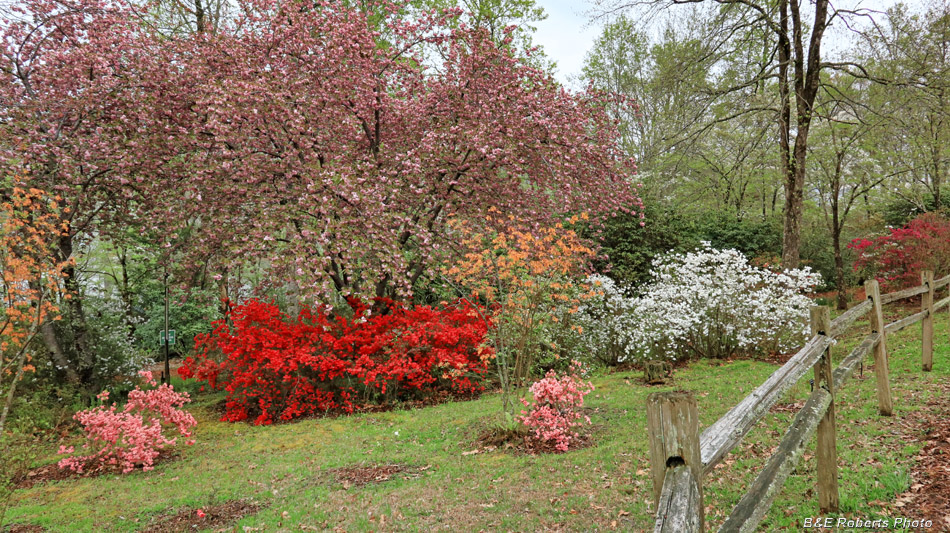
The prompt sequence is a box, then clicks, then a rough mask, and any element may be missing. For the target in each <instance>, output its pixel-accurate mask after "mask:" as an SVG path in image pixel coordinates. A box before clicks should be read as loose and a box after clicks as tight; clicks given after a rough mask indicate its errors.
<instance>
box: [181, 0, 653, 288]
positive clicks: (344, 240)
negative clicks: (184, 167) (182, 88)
mask: <svg viewBox="0 0 950 533" xmlns="http://www.w3.org/2000/svg"><path fill="white" fill-rule="evenodd" d="M289 5H290V2H276V1H275V2H267V1H262V2H256V3H249V4H248V5H247V6H246V9H245V10H243V12H244V13H245V15H244V16H243V17H242V18H241V19H240V20H238V21H237V22H235V23H234V24H233V25H232V26H231V27H229V28H225V29H223V30H221V31H219V32H218V34H217V35H216V36H214V38H208V39H206V40H201V41H200V42H197V43H196V46H199V47H200V49H201V50H202V52H201V53H195V54H192V56H191V57H190V58H189V67H188V68H189V69H191V70H190V71H191V76H193V77H195V78H197V79H202V80H207V83H203V84H201V86H200V87H199V88H198V90H197V92H196V93H195V94H194V95H193V100H194V109H195V110H196V112H200V113H201V115H202V124H201V126H200V128H199V129H198V131H197V132H196V135H195V147H194V149H193V150H192V151H191V153H192V154H194V159H193V161H194V168H195V173H194V176H193V177H192V178H191V179H190V180H189V182H188V184H187V187H188V188H189V189H190V193H189V194H190V195H191V197H192V198H200V199H202V209H201V216H202V217H203V218H204V220H205V221H206V222H205V223H204V224H203V230H202V233H201V237H200V238H201V239H203V240H205V241H206V242H207V243H209V244H210V243H214V245H215V246H224V247H226V248H228V249H229V250H231V251H232V255H235V256H236V255H237V254H238V252H240V255H241V256H243V257H255V256H260V257H264V258H267V259H269V260H271V261H270V262H271V264H274V265H277V266H283V267H289V268H290V269H291V271H292V272H293V273H294V274H295V275H296V276H298V279H300V280H301V281H303V282H305V283H307V284H308V285H309V287H310V289H311V290H312V292H324V291H331V290H337V291H340V292H342V293H344V294H348V293H362V294H368V295H372V296H391V295H393V294H396V293H403V294H405V293H407V292H408V291H409V289H410V288H411V286H412V285H413V284H414V283H415V282H416V281H417V280H418V279H419V278H420V277H423V276H427V275H430V274H434V271H431V270H430V268H431V265H433V263H434V262H436V261H437V260H439V259H442V258H444V257H446V254H447V253H448V250H447V249H446V248H447V243H448V242H450V241H451V240H452V238H451V236H450V235H449V234H448V229H447V224H446V221H447V220H448V219H450V218H452V217H483V216H485V215H486V214H487V213H488V212H489V209H491V208H495V209H497V210H500V211H501V212H502V213H505V214H506V215H508V214H510V215H514V216H515V217H516V218H520V219H521V220H527V221H528V222H529V223H530V224H537V225H540V224H542V223H545V224H548V225H550V224H549V223H551V222H552V220H553V219H557V218H558V217H560V216H562V215H563V214H564V213H566V212H570V211H577V210H581V209H582V208H583V209H585V210H588V211H590V212H592V213H593V214H594V215H597V216H599V215H604V214H607V213H610V212H612V211H615V210H617V209H620V208H624V207H636V206H637V202H638V200H637V199H636V197H635V192H634V188H633V186H632V185H631V183H630V181H629V180H630V176H631V174H632V172H633V170H634V165H633V162H632V161H630V160H629V159H627V158H626V157H625V156H624V155H623V154H622V152H621V151H620V150H619V147H618V142H617V137H618V136H617V130H616V128H615V124H614V123H613V121H612V120H611V119H610V118H609V117H608V116H607V114H606V113H605V107H604V103H605V101H606V100H607V96H605V95H602V94H597V93H593V92H591V93H581V94H571V93H569V92H567V91H566V90H564V89H563V88H561V87H559V86H558V85H557V84H556V83H555V82H554V81H553V80H552V79H551V78H550V76H548V75H547V74H545V73H543V72H541V71H539V70H537V69H534V68H532V67H530V66H527V65H525V64H524V63H523V62H522V61H520V60H518V59H517V58H515V57H514V56H513V55H512V54H511V52H510V51H507V50H505V49H504V48H500V47H498V46H496V44H495V43H494V42H493V41H492V39H491V38H490V36H489V35H488V33H487V32H485V31H482V30H476V29H471V28H468V27H466V26H465V25H464V24H462V25H458V27H455V26H456V25H454V24H451V23H450V22H451V18H452V17H453V15H454V14H453V13H448V14H439V15H437V14H430V15H426V16H421V17H418V18H414V19H413V20H411V21H406V20H405V19H404V18H402V17H401V16H400V14H399V11H398V9H397V6H396V4H395V3H390V2H371V3H370V5H371V7H369V8H367V11H357V10H355V9H353V8H351V7H346V6H345V5H344V3H339V2H318V3H316V5H313V6H310V7H306V8H294V9H288V6H289ZM308 5H309V4H308ZM181 207H182V211H181V212H180V214H181V215H183V218H184V217H186V216H189V215H193V214H194V209H193V205H191V206H189V205H183V206H181Z"/></svg>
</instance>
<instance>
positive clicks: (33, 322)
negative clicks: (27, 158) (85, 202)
mask: <svg viewBox="0 0 950 533" xmlns="http://www.w3.org/2000/svg"><path fill="white" fill-rule="evenodd" d="M8 194H9V196H8V197H7V198H4V201H3V203H2V204H0V298H2V299H3V305H2V308H0V398H3V401H4V403H3V409H2V412H0V432H2V431H3V425H4V423H5V421H6V417H7V414H8V412H9V409H10V404H11V402H12V399H13V392H14V391H15V390H16V384H17V382H18V381H19V380H20V378H22V377H23V374H24V373H25V372H30V371H32V370H33V366H32V364H31V360H32V357H31V355H30V353H29V345H30V341H31V340H32V339H33V337H35V336H36V333H37V332H38V331H39V328H40V326H41V325H42V324H43V322H44V321H45V320H46V319H47V318H48V317H49V316H51V315H55V314H56V313H57V311H58V309H57V307H56V305H55V300H56V298H57V296H58V295H59V292H60V288H61V287H60V284H59V281H60V280H61V277H62V271H63V270H62V269H63V267H64V266H65V264H59V263H57V262H56V261H54V260H53V259H52V254H51V253H50V245H51V243H52V242H53V240H54V239H56V238H57V237H58V236H59V235H60V234H61V233H62V231H63V228H62V224H61V222H60V217H61V216H62V214H63V213H65V212H66V208H61V207H60V205H59V203H58V202H59V199H58V198H57V197H50V196H48V195H47V194H46V193H44V192H43V191H41V190H39V189H31V188H30V189H28V188H23V187H13V188H12V191H10V192H9V193H8Z"/></svg>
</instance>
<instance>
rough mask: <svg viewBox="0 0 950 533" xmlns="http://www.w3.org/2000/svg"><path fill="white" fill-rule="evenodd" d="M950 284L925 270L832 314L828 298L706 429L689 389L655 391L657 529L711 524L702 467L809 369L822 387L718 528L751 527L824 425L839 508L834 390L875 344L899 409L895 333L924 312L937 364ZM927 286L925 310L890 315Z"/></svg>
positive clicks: (831, 486) (926, 348) (821, 454)
mask: <svg viewBox="0 0 950 533" xmlns="http://www.w3.org/2000/svg"><path fill="white" fill-rule="evenodd" d="M947 285H950V276H945V277H943V278H941V279H939V280H934V276H933V273H932V272H923V273H922V275H921V284H920V286H918V287H911V288H909V289H904V290H901V291H897V292H892V293H889V294H883V295H882V294H880V288H879V286H878V283H877V281H875V280H871V281H868V282H867V283H866V284H865V292H866V294H867V299H866V300H865V301H864V302H862V303H860V304H858V305H856V306H854V307H853V308H851V309H850V310H848V311H847V312H845V313H843V314H841V315H840V316H839V317H838V318H836V319H835V320H833V321H832V320H829V318H830V317H829V310H828V308H827V307H816V308H814V309H813V310H812V316H811V327H812V334H813V336H812V337H811V339H809V340H808V342H806V343H805V345H804V346H803V347H802V348H801V350H799V351H798V353H796V354H795V355H794V356H792V357H791V358H790V359H789V360H788V362H786V363H785V364H784V365H782V366H781V367H780V368H779V369H777V370H776V371H775V372H773V373H772V375H771V376H769V377H768V379H766V380H765V382H764V383H762V384H761V385H759V386H758V387H757V388H756V389H755V390H754V391H752V393H751V394H749V395H748V396H746V397H745V398H744V399H742V401H740V402H739V403H738V404H737V405H736V406H735V407H733V408H732V409H730V410H729V411H728V412H727V413H726V414H725V415H723V416H722V418H720V419H719V420H717V421H715V422H714V423H712V424H711V425H710V426H709V427H707V428H706V429H705V430H704V431H703V432H702V434H701V435H700V434H699V432H698V429H697V428H698V423H699V417H698V414H697V409H696V400H695V399H694V398H693V397H692V395H691V394H690V393H684V392H663V393H655V394H651V395H650V396H649V397H648V399H647V429H648V432H649V435H650V464H651V469H652V477H653V484H654V498H655V501H656V502H657V509H656V522H655V528H654V531H656V532H666V531H677V532H679V531H703V529H704V516H703V476H704V475H706V474H708V473H709V472H710V471H712V469H713V468H715V466H716V465H717V464H719V462H721V461H722V460H723V458H724V457H725V456H726V455H727V454H729V452H730V451H732V449H733V448H735V447H736V446H737V445H738V444H739V442H740V441H741V440H742V438H743V437H745V435H746V434H747V433H748V432H749V431H750V430H751V429H752V428H753V427H754V426H755V424H756V423H757V422H758V421H759V420H761V419H762V417H763V416H765V414H766V413H768V411H769V409H771V407H772V406H773V405H775V404H776V403H777V402H778V401H779V400H780V399H781V397H782V395H783V394H784V393H785V392H786V391H787V390H788V389H789V388H791V387H792V386H793V385H794V384H795V383H797V382H798V380H799V379H801V377H802V376H804V375H805V373H806V372H808V371H809V370H810V369H812V370H813V371H814V373H815V381H814V383H815V387H814V390H813V391H812V393H811V395H810V396H809V397H808V399H807V400H806V401H805V404H804V406H803V407H802V409H801V410H800V411H799V412H798V414H797V415H796V417H795V419H794V421H793V422H792V424H791V426H790V427H789V429H788V430H787V431H786V433H785V436H784V437H783V438H782V442H781V443H780V444H779V446H778V448H777V449H776V451H775V453H773V454H772V456H771V457H770V458H769V460H768V462H767V463H766V465H765V467H764V468H763V469H762V471H761V472H759V474H758V476H757V477H756V479H755V481H753V483H752V485H751V486H750V488H749V490H748V492H747V493H746V494H745V496H743V497H742V498H741V499H740V500H739V503H738V504H737V505H736V507H735V509H733V511H732V513H731V514H730V515H729V517H728V518H727V519H726V521H725V523H724V524H723V525H722V527H721V528H720V531H727V532H733V531H741V532H745V531H753V530H754V529H755V527H756V526H757V525H758V524H759V522H761V521H762V519H763V517H765V514H766V513H767V512H768V510H769V507H771V505H772V501H773V500H774V499H775V497H776V496H777V495H778V493H779V492H780V491H781V490H782V486H783V485H784V483H785V480H786V479H787V478H788V476H789V474H790V473H791V472H792V471H793V470H794V468H795V466H796V465H797V464H798V462H799V461H800V460H801V457H802V455H803V453H804V449H805V446H806V445H807V444H808V442H809V440H810V439H811V437H812V436H813V435H817V437H816V438H817V447H816V457H817V460H818V473H817V476H816V480H817V481H816V483H817V485H818V491H817V493H818V501H819V508H820V509H821V510H822V512H833V511H837V510H838V475H837V449H836V431H837V430H836V426H835V404H834V398H835V393H837V392H838V391H839V390H840V389H841V387H842V386H843V385H844V383H845V382H846V381H847V380H848V379H849V378H850V377H851V376H852V375H853V374H854V370H855V368H856V367H857V366H858V365H859V364H861V363H862V362H863V361H864V359H865V358H866V357H867V355H868V353H871V352H873V354H874V374H875V382H876V388H877V399H878V411H879V412H880V413H881V415H882V416H890V415H891V414H892V413H893V410H894V407H893V400H892V398H891V388H890V376H889V371H888V367H889V365H888V361H887V336H888V335H890V334H892V333H895V332H897V331H900V330H902V329H905V328H907V327H909V326H911V325H912V324H916V323H917V322H921V334H922V338H923V343H922V349H921V352H922V353H921V367H922V369H923V370H924V371H930V370H931V369H932V368H933V319H934V315H935V313H936V312H937V311H939V310H940V309H942V308H944V307H948V306H950V296H947V297H945V298H943V299H941V300H938V301H936V302H935V301H934V298H935V292H936V291H937V290H939V289H941V288H942V287H944V286H947ZM914 296H921V310H920V312H918V313H914V314H912V315H910V316H908V317H905V318H902V319H900V320H897V321H895V322H892V323H890V324H885V322H884V314H883V310H882V307H883V306H884V305H886V304H889V303H893V302H896V301H899V300H902V299H905V298H912V297H914ZM868 313H870V317H869V321H870V324H871V327H870V329H871V331H870V333H869V334H868V336H867V337H866V338H865V339H864V341H862V342H861V344H859V345H858V346H857V347H855V348H854V349H853V350H852V351H851V353H850V354H848V356H847V357H845V358H844V359H843V360H841V362H840V363H839V364H838V367H837V368H835V369H834V370H832V364H831V353H830V349H831V346H832V345H833V344H834V343H835V338H836V337H839V336H841V335H842V334H844V333H845V332H847V331H848V329H849V328H850V327H851V326H852V325H853V324H854V323H855V322H856V321H857V320H858V319H859V318H861V317H863V316H864V315H866V314H868Z"/></svg>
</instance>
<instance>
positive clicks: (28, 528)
mask: <svg viewBox="0 0 950 533" xmlns="http://www.w3.org/2000/svg"><path fill="white" fill-rule="evenodd" d="M4 531H5V532H6V533H43V532H44V531H46V530H45V529H43V527H42V526H37V525H33V524H10V525H9V526H8V527H7V528H6V529H4Z"/></svg>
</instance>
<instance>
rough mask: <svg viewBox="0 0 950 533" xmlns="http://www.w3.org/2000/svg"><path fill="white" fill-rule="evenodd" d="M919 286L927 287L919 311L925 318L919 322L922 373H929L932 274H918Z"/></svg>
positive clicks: (924, 272) (932, 352) (931, 353)
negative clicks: (923, 313) (921, 345)
mask: <svg viewBox="0 0 950 533" xmlns="http://www.w3.org/2000/svg"><path fill="white" fill-rule="evenodd" d="M920 284H921V285H923V286H924V287H927V292H925V293H923V294H922V295H921V296H920V310H921V311H927V316H925V317H924V319H923V320H921V321H920V324H921V329H922V339H923V352H922V354H921V358H922V359H923V369H924V372H930V371H931V370H933V367H934V273H933V271H932V270H924V271H923V272H921V273H920Z"/></svg>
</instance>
